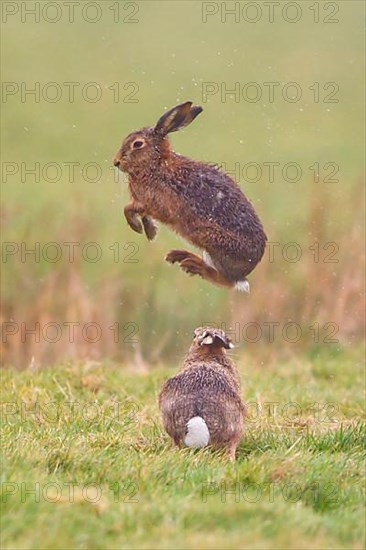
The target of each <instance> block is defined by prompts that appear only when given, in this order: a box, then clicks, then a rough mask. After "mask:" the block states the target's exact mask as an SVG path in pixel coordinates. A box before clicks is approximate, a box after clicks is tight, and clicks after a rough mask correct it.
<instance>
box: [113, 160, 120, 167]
mask: <svg viewBox="0 0 366 550" xmlns="http://www.w3.org/2000/svg"><path fill="white" fill-rule="evenodd" d="M113 164H114V166H117V167H118V166H119V164H120V160H119V159H113Z"/></svg>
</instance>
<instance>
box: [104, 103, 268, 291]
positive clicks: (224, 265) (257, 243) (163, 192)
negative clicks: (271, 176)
mask: <svg viewBox="0 0 366 550" xmlns="http://www.w3.org/2000/svg"><path fill="white" fill-rule="evenodd" d="M201 112H202V107H197V106H193V105H192V102H191V101H186V102H185V103H182V104H181V105H177V106H176V107H173V108H172V109H170V110H169V111H167V112H166V113H165V114H163V116H162V117H161V118H160V119H159V120H158V122H157V124H156V126H155V127H154V128H142V129H141V130H138V131H137V132H133V133H132V134H130V135H129V136H127V137H126V139H125V140H124V142H123V143H122V147H121V148H120V149H119V150H118V152H117V154H116V156H115V158H114V159H113V163H114V165H115V166H117V167H118V168H119V169H120V170H122V171H123V172H127V173H128V175H129V190H130V193H131V196H132V202H131V203H130V204H129V205H127V206H126V207H125V209H124V214H125V217H126V220H127V223H128V224H129V225H130V227H131V228H132V229H133V230H134V231H136V232H137V233H142V232H143V231H145V234H146V237H147V238H148V239H149V240H152V239H153V238H154V237H155V235H156V232H157V228H156V225H155V224H154V221H153V220H158V221H160V222H162V223H164V224H167V225H168V226H170V227H171V228H172V229H173V230H174V231H176V232H177V233H178V234H179V235H181V236H182V237H184V238H185V239H186V240H187V241H189V242H190V243H192V244H193V245H194V246H196V247H197V248H199V249H200V250H202V252H203V259H202V258H200V257H199V256H197V255H196V254H193V253H192V252H188V251H187V250H171V251H170V252H169V253H168V254H167V256H166V258H165V259H166V261H167V262H170V263H172V264H174V263H175V262H178V263H179V265H180V267H181V268H182V269H183V270H184V271H186V272H187V273H189V274H191V275H200V276H201V277H203V279H206V280H207V281H210V282H211V283H214V284H217V285H223V286H226V287H229V288H236V289H238V290H245V291H247V292H249V283H248V281H247V280H246V277H247V275H248V274H249V273H250V272H251V271H253V269H254V268H255V266H256V265H257V264H258V262H259V261H260V260H261V258H262V256H263V254H264V250H265V246H266V240H267V238H266V235H265V233H264V230H263V227H262V224H261V222H260V220H259V218H258V216H257V214H256V213H255V211H254V208H253V206H252V205H251V203H250V202H249V200H248V199H247V198H246V197H245V195H244V194H243V193H242V191H241V190H240V187H239V186H238V185H237V184H236V183H235V182H234V181H233V180H232V179H231V178H230V177H229V176H228V175H227V174H225V173H224V172H222V171H221V170H220V169H219V168H217V167H216V166H213V165H210V164H207V163H203V162H199V161H196V160H192V159H190V158H187V157H184V156H181V155H178V154H177V153H174V152H173V151H172V150H171V148H170V145H169V141H168V138H167V135H168V134H169V133H171V132H175V131H177V130H180V129H181V128H184V127H185V126H187V125H188V124H190V123H191V122H192V121H193V120H194V119H195V118H196V116H197V115H199V114H200V113H201Z"/></svg>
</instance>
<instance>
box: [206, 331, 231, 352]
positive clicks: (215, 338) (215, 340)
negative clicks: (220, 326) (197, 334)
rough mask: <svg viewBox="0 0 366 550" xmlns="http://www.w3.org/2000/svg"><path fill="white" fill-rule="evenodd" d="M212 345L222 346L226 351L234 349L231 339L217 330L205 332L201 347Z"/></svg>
mask: <svg viewBox="0 0 366 550" xmlns="http://www.w3.org/2000/svg"><path fill="white" fill-rule="evenodd" d="M212 344H215V345H216V346H220V347H222V348H225V349H231V348H233V347H234V344H233V343H232V341H231V339H230V338H229V337H228V336H226V334H225V333H224V332H223V331H221V330H220V331H219V330H215V329H213V330H205V331H204V333H203V335H202V337H201V339H200V345H201V346H202V345H206V346H210V345H212Z"/></svg>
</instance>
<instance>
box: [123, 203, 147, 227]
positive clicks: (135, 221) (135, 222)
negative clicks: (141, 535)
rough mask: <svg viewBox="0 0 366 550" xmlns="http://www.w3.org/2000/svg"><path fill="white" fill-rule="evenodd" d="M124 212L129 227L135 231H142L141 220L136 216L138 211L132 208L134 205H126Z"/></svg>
mask: <svg viewBox="0 0 366 550" xmlns="http://www.w3.org/2000/svg"><path fill="white" fill-rule="evenodd" d="M124 213H125V218H126V221H127V223H128V225H129V226H130V227H131V229H133V230H134V231H136V233H142V232H143V227H142V223H141V221H140V220H139V218H138V215H139V212H138V210H136V209H135V208H134V205H132V204H129V205H127V206H126V208H125V209H124Z"/></svg>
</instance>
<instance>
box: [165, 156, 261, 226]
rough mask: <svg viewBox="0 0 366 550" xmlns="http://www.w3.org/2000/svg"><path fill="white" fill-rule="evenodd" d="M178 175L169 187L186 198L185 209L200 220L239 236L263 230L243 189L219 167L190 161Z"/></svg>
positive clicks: (184, 164)
mask: <svg viewBox="0 0 366 550" xmlns="http://www.w3.org/2000/svg"><path fill="white" fill-rule="evenodd" d="M175 176H176V177H175V178H174V181H173V180H171V181H170V182H169V183H170V186H171V187H172V188H173V191H175V193H176V194H177V195H179V196H180V197H181V198H182V199H183V202H184V208H186V209H189V211H190V212H191V213H192V214H193V215H194V216H196V217H197V218H198V219H200V220H202V221H207V222H208V223H215V224H216V225H218V226H219V227H221V228H223V229H228V230H230V231H233V232H235V233H237V234H238V235H241V234H243V233H244V234H246V235H248V233H249V234H250V233H251V232H252V231H256V232H257V231H258V230H261V229H262V226H261V223H260V221H259V219H258V217H257V215H256V213H255V211H254V208H253V206H252V205H251V203H250V202H249V200H248V199H247V198H246V197H245V195H244V193H243V192H242V191H241V189H240V187H239V186H238V185H237V184H236V183H235V182H234V181H233V180H232V179H231V178H230V177H229V176H228V175H227V174H225V173H224V172H222V171H221V170H220V169H219V168H217V167H215V166H213V165H209V164H204V163H200V162H195V161H191V160H190V159H187V162H185V163H182V165H181V166H180V168H179V170H177V172H176V175H175Z"/></svg>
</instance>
